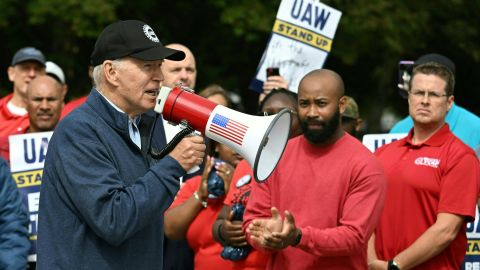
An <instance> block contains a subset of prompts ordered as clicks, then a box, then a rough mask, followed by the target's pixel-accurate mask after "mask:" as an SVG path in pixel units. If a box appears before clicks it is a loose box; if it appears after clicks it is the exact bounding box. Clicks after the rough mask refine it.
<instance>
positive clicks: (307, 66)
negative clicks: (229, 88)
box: [250, 0, 342, 92]
mask: <svg viewBox="0 0 480 270" xmlns="http://www.w3.org/2000/svg"><path fill="white" fill-rule="evenodd" d="M341 16H342V13H341V12H340V11H338V10H336V9H334V8H331V7H329V6H327V5H325V4H322V3H320V1H318V0H282V2H281V3H280V7H279V9H278V13H277V18H276V20H275V23H274V25H273V30H272V35H271V37H270V41H269V42H268V45H267V49H266V50H265V52H264V54H263V57H262V59H261V60H260V64H259V66H258V69H257V74H256V76H255V78H254V79H253V81H252V83H251V85H250V88H251V89H252V90H255V91H257V92H261V91H262V85H263V82H264V81H265V80H266V69H267V68H269V67H276V68H279V70H280V75H282V76H283V77H284V78H285V79H286V80H287V81H288V82H289V90H291V91H293V92H297V91H298V84H299V82H300V80H301V79H302V77H303V76H304V75H305V74H307V73H308V72H310V71H312V70H314V69H319V68H322V67H323V64H324V62H325V59H326V58H327V56H328V53H329V52H330V51H331V49H332V41H333V37H334V36H335V31H336V30H337V26H338V23H339V22H340V17H341Z"/></svg>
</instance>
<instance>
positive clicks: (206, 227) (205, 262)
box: [170, 176, 232, 270]
mask: <svg viewBox="0 0 480 270" xmlns="http://www.w3.org/2000/svg"><path fill="white" fill-rule="evenodd" d="M200 181H201V176H195V177H193V178H191V179H189V180H188V181H187V182H185V184H183V185H182V187H181V188H180V191H179V192H178V193H177V197H176V198H175V200H174V201H173V203H172V205H171V206H170V208H174V207H176V206H178V205H181V204H183V203H184V202H185V201H187V200H188V199H189V198H190V197H191V196H193V193H194V192H195V191H196V190H198V187H199V186H200ZM223 199H224V197H222V198H219V199H209V200H208V207H207V208H203V209H202V210H200V212H199V213H198V215H197V216H196V217H195V219H194V220H193V221H192V223H191V224H190V226H189V227H188V230H187V241H188V245H189V246H190V247H191V248H192V250H193V252H194V253H195V258H194V265H195V270H203V269H205V270H210V269H232V263H231V261H228V260H224V259H223V258H222V257H221V256H220V253H221V252H222V250H223V247H222V246H221V245H220V244H219V243H217V242H216V241H215V240H214V239H213V235H212V226H213V223H215V220H216V219H217V216H218V214H219V213H220V211H221V210H222V207H223Z"/></svg>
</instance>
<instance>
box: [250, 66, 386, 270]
mask: <svg viewBox="0 0 480 270" xmlns="http://www.w3.org/2000/svg"><path fill="white" fill-rule="evenodd" d="M297 109H298V119H299V123H300V126H301V128H302V130H303V136H298V137H296V138H293V139H291V140H290V141H289V142H288V145H287V147H286V149H285V152H284V154H283V156H282V159H281V160H280V162H279V163H278V165H277V167H276V169H275V171H274V172H273V173H272V175H271V176H270V177H269V178H268V179H267V180H266V181H265V182H263V183H260V184H254V185H253V186H252V189H251V195H250V197H249V201H248V204H247V208H246V210H245V214H244V217H243V218H244V223H243V227H244V228H245V229H246V234H247V241H248V242H249V243H250V244H252V245H253V246H254V247H255V248H257V249H260V250H265V251H268V252H272V253H273V254H272V256H270V257H269V260H268V262H267V267H266V269H280V270H282V269H312V270H313V269H367V243H368V239H369V238H370V235H371V234H372V232H373V230H374V228H375V226H376V224H377V221H378V219H379V217H380V213H381V210H382V207H383V202H384V199H385V191H386V181H385V176H384V174H383V171H382V168H381V165H380V164H379V163H378V161H377V160H376V159H375V157H374V156H373V154H372V153H371V152H370V151H369V150H368V149H367V148H365V147H364V146H363V145H362V144H361V143H360V142H359V141H358V140H357V139H355V138H354V137H352V136H351V135H349V134H348V133H346V132H345V131H344V130H343V128H342V126H341V124H340V117H341V113H343V111H344V109H345V96H344V85H343V80H342V78H341V77H340V76H339V75H338V74H337V73H335V72H333V71H330V70H326V69H320V70H314V71H312V72H310V73H308V74H307V75H305V77H304V78H303V79H302V80H301V81H300V85H299V89H298V108H297ZM282 214H283V215H284V218H282V216H281V215H282Z"/></svg>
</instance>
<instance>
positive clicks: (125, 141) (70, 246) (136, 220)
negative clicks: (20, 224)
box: [37, 89, 185, 270]
mask: <svg viewBox="0 0 480 270" xmlns="http://www.w3.org/2000/svg"><path fill="white" fill-rule="evenodd" d="M154 121H155V113H154V112H151V113H146V114H143V115H142V117H141V121H140V124H139V129H140V134H141V138H142V140H141V141H142V150H140V148H138V147H137V145H135V144H134V143H133V142H132V140H131V139H130V137H129V133H128V117H127V115H126V114H122V113H120V112H118V111H117V110H115V109H114V108H113V107H112V106H111V105H110V104H108V101H107V100H105V98H104V97H102V96H101V95H100V93H98V91H97V90H95V89H93V90H92V92H91V93H90V96H89V97H88V99H87V102H86V103H85V104H83V105H82V106H80V107H79V108H78V109H76V110H74V111H73V112H72V113H70V114H69V115H68V116H67V117H66V118H65V119H63V120H62V121H61V122H60V123H59V125H58V126H57V128H56V129H55V132H54V134H53V136H52V139H51V141H50V143H49V147H48V152H47V157H46V160H45V167H44V172H43V179H42V187H41V191H40V194H41V195H40V210H39V225H38V240H37V241H38V243H37V244H38V247H37V256H38V260H37V269H38V270H44V269H48V270H51V269H89V270H90V269H134V270H141V269H142V270H143V269H161V267H162V263H163V258H162V254H163V237H164V233H163V213H164V211H165V210H166V209H167V208H168V207H169V206H170V204H171V203H172V201H173V199H174V197H175V195H176V193H177V191H178V189H179V182H178V178H179V177H180V176H182V175H184V174H185V171H184V170H183V168H182V167H181V166H180V164H179V163H178V162H177V161H176V160H174V159H173V158H171V157H170V156H167V157H165V158H163V159H161V160H160V161H158V162H154V161H153V160H152V159H151V158H150V157H149V155H147V150H148V149H149V146H150V143H151V142H150V139H151V134H152V126H153V123H154ZM157 147H158V145H157Z"/></svg>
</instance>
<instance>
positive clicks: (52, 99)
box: [26, 75, 65, 133]
mask: <svg viewBox="0 0 480 270" xmlns="http://www.w3.org/2000/svg"><path fill="white" fill-rule="evenodd" d="M64 96H65V89H64V88H63V85H61V84H60V83H59V82H58V81H57V80H55V79H54V78H52V77H51V76H46V75H42V76H38V77H37V78H35V79H34V80H33V81H32V82H31V83H30V85H29V86H28V89H27V111H28V117H29V120H30V121H29V122H30V126H29V127H28V128H27V130H26V132H27V133H32V132H45V131H53V130H54V129H55V126H56V125H57V124H58V121H60V114H61V112H62V108H63V105H64V103H63V98H64Z"/></svg>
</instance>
